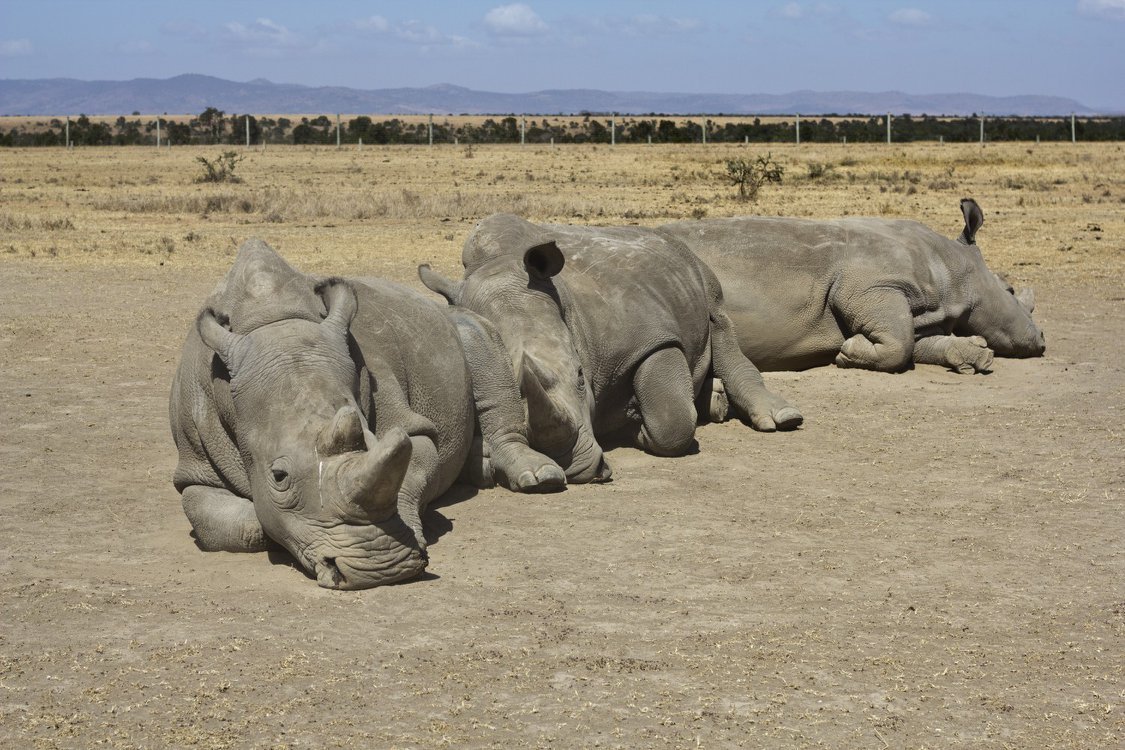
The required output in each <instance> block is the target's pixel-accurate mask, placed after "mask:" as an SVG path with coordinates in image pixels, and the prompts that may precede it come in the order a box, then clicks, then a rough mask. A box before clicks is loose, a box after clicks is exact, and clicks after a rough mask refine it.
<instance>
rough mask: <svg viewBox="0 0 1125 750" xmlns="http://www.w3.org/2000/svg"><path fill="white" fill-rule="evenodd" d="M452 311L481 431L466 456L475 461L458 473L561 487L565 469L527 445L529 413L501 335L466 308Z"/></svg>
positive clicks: (532, 487) (526, 487)
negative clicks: (521, 396)
mask: <svg viewBox="0 0 1125 750" xmlns="http://www.w3.org/2000/svg"><path fill="white" fill-rule="evenodd" d="M450 314H451V315H452V316H453V321H454V323H456V325H457V333H458V335H459V336H460V338H461V346H462V348H464V350H465V357H466V358H467V359H468V362H469V372H470V375H471V378H472V386H473V401H474V406H475V410H476V415H477V422H478V424H479V425H480V432H481V441H480V442H479V443H478V442H477V441H476V440H474V441H473V450H472V451H471V452H470V455H469V461H471V462H473V465H472V466H470V467H468V468H469V471H468V472H467V473H466V472H463V473H462V476H463V477H467V478H469V479H470V480H472V481H473V483H474V484H478V485H480V486H484V485H485V484H487V482H488V480H489V479H490V478H495V479H497V480H498V481H499V482H501V483H502V484H504V486H506V487H507V488H508V489H510V490H513V491H515V492H553V491H556V490H561V489H563V488H564V487H565V486H566V473H565V472H564V471H563V469H562V468H561V467H560V466H559V465H558V464H557V463H555V462H554V461H552V460H551V459H550V458H548V457H547V456H545V455H543V454H542V453H539V452H538V451H536V450H533V449H532V448H531V446H530V445H528V442H527V416H526V414H525V413H524V407H523V401H522V400H521V398H520V390H519V386H518V385H517V384H516V378H515V375H514V374H513V373H512V364H511V361H510V360H509V359H508V353H507V351H505V349H504V347H503V344H502V343H501V340H500V336H499V334H497V333H496V331H495V330H493V329H492V327H491V326H490V325H489V324H488V323H487V322H486V321H485V320H484V319H483V318H481V317H480V316H478V315H476V314H474V313H472V312H469V311H468V310H461V309H456V310H453V311H451V313H450ZM478 465H479V466H480V470H479V471H478V470H477V467H478ZM478 477H479V478H478Z"/></svg>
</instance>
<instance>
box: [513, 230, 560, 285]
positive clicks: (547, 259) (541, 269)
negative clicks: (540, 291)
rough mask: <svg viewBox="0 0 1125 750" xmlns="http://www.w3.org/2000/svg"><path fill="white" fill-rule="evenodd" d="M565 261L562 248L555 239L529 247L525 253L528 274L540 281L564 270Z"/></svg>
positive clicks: (524, 265)
mask: <svg viewBox="0 0 1125 750" xmlns="http://www.w3.org/2000/svg"><path fill="white" fill-rule="evenodd" d="M565 263H566V259H565V258H564V257H563V254H562V250H559V246H558V245H556V244H555V241H554V240H549V241H547V242H544V243H542V244H540V245H535V246H534V247H531V248H528V250H527V252H525V253H524V254H523V267H524V268H526V269H527V274H528V276H530V277H531V278H533V279H538V280H540V281H545V280H546V279H549V278H551V277H552V276H554V275H556V274H557V273H558V272H559V271H561V270H563V265H564V264H565Z"/></svg>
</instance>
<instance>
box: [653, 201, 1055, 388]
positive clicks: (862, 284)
mask: <svg viewBox="0 0 1125 750" xmlns="http://www.w3.org/2000/svg"><path fill="white" fill-rule="evenodd" d="M961 212H962V214H963V216H964V219H965V227H964V230H963V231H962V232H961V235H960V236H959V237H958V238H957V239H956V240H951V239H947V238H946V237H943V236H941V235H940V234H938V233H937V232H934V231H933V230H932V229H930V228H928V227H926V226H925V225H923V224H920V223H918V222H915V221H905V220H889V219H878V218H845V219H837V220H833V221H814V220H807V219H785V218H766V217H741V218H733V219H706V220H701V221H687V222H677V223H674V224H667V225H664V226H662V227H660V228H659V229H658V231H659V232H661V233H662V234H666V235H668V236H671V237H675V238H676V239H679V240H681V241H682V242H683V243H684V244H685V245H687V246H688V247H689V248H690V249H691V250H692V251H693V252H694V253H695V254H696V255H697V256H699V258H700V259H702V260H703V261H704V262H705V263H706V264H707V265H708V266H709V267H710V268H711V269H712V270H713V271H714V273H715V276H716V277H717V278H718V279H719V282H720V283H721V284H722V287H723V292H724V299H725V301H726V310H727V314H728V315H729V316H730V318H731V320H732V321H733V322H734V326H735V329H736V330H737V332H738V341H739V345H740V346H741V348H742V351H743V352H744V353H745V354H746V356H748V357H750V359H752V360H753V361H754V364H756V365H757V366H758V367H759V368H761V369H762V370H801V369H805V368H808V367H815V366H818V365H825V364H831V363H833V362H835V363H836V364H837V365H838V366H840V367H862V368H868V369H873V370H882V371H888V372H897V371H901V370H905V369H908V368H909V367H911V365H912V363H919V364H935V365H942V366H946V367H949V368H951V369H953V370H955V371H957V372H961V373H973V372H985V371H988V369H989V367H990V366H991V364H992V361H993V354H994V353H995V354H998V355H1000V356H1002V357H1035V356H1039V355H1041V354H1042V353H1043V351H1044V348H1045V346H1044V340H1043V332H1042V331H1040V330H1039V327H1038V326H1037V325H1036V324H1035V322H1034V321H1033V320H1032V318H1031V312H1032V310H1033V309H1034V295H1033V293H1032V292H1031V290H1030V289H1024V290H1021V291H1020V292H1019V293H1018V294H1017V293H1015V290H1013V288H1012V286H1011V285H1010V284H1008V283H1007V282H1006V281H1005V280H1004V279H1003V278H1002V277H1000V276H998V275H997V274H995V273H993V272H992V271H990V270H989V269H988V266H986V265H985V262H984V258H983V256H982V255H981V251H980V248H978V247H977V245H976V234H977V230H979V229H980V227H981V225H982V224H983V223H984V214H983V212H982V211H981V208H980V206H979V205H977V203H976V201H974V200H972V199H968V198H966V199H963V200H962V201H961Z"/></svg>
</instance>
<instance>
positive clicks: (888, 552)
mask: <svg viewBox="0 0 1125 750" xmlns="http://www.w3.org/2000/svg"><path fill="white" fill-rule="evenodd" d="M4 271H5V273H4V275H3V279H2V281H0V326H2V328H0V341H2V342H3V350H4V365H3V367H4V378H3V381H2V383H0V388H2V393H0V398H2V399H3V403H4V404H5V406H4V409H3V434H4V436H5V437H4V441H3V444H2V446H0V451H2V456H3V466H4V471H3V477H2V478H0V497H2V498H3V515H2V517H0V538H2V539H3V540H4V541H3V551H2V552H0V569H2V571H3V578H2V583H0V601H2V602H3V610H4V628H3V633H2V635H0V744H3V745H5V746H7V747H89V746H94V745H95V744H98V743H104V744H107V745H109V746H114V747H168V746H183V745H198V746H202V747H258V746H261V747H269V746H275V747H335V746H355V745H356V740H360V743H359V744H360V745H362V746H368V747H380V746H395V747H432V746H439V745H443V744H448V745H451V746H457V747H464V746H497V747H501V746H504V747H507V746H513V745H515V746H521V745H525V746H546V745H550V744H554V745H555V746H561V747H576V746H587V747H589V746H598V745H601V746H605V747H614V746H630V747H646V746H659V745H668V746H674V747H685V746H695V745H696V744H697V743H698V744H699V745H700V746H703V747H721V746H738V745H756V744H757V745H769V746H779V745H783V746H788V745H791V746H805V745H816V744H825V745H828V746H835V747H841V746H850V747H861V746H862V747H884V746H890V747H922V746H957V745H961V746H966V747H982V746H998V747H1004V746H1012V747H1029V746H1040V747H1045V746H1074V747H1098V746H1102V747H1108V746H1112V745H1114V744H1116V743H1118V742H1120V741H1121V740H1122V739H1123V738H1125V731H1123V729H1125V727H1123V726H1122V721H1123V717H1125V706H1123V705H1122V686H1123V684H1125V683H1123V681H1122V677H1123V674H1122V671H1123V670H1122V666H1123V661H1122V660H1123V657H1122V654H1123V653H1125V650H1123V646H1125V639H1123V636H1125V556H1123V554H1122V539H1123V538H1125V523H1123V517H1122V513H1121V489H1122V485H1123V480H1125V463H1123V460H1122V459H1123V455H1122V448H1123V440H1122V421H1121V418H1122V410H1123V409H1125V373H1123V368H1122V360H1121V356H1120V352H1119V351H1118V350H1117V347H1116V343H1115V342H1119V341H1120V340H1121V338H1122V334H1125V311H1123V302H1122V293H1121V289H1120V288H1116V289H1114V288H1110V287H1108V286H1105V287H1101V288H1089V287H1083V288H1073V287H1067V286H1058V287H1054V286H1046V287H1041V288H1040V290H1039V299H1040V311H1039V313H1038V317H1039V319H1040V320H1041V322H1042V325H1043V327H1044V328H1045V330H1046V331H1047V333H1048V342H1049V350H1048V354H1047V356H1046V357H1045V358H1043V359H1037V360H1027V361H1020V360H998V364H997V366H996V368H995V372H994V373H993V374H991V375H987V376H974V377H965V376H959V375H955V374H953V373H950V372H946V371H944V370H941V369H938V368H933V367H920V368H918V369H917V370H915V371H913V372H910V373H907V374H903V375H898V376H892V375H881V374H876V373H868V372H857V371H847V370H837V369H835V368H821V369H818V370H814V371H809V372H805V373H800V374H775V375H772V376H769V382H770V384H771V385H772V386H773V387H775V388H776V389H777V390H779V391H780V392H782V393H784V394H785V395H786V396H788V397H790V398H791V399H792V400H793V401H795V402H796V403H798V404H800V406H801V407H802V408H803V409H804V411H805V413H806V414H807V415H808V421H807V423H806V425H805V426H804V427H803V428H802V429H801V430H800V431H798V432H796V433H792V434H779V435H764V434H758V433H754V432H752V431H751V430H750V429H748V428H747V427H745V426H743V425H741V424H724V425H708V426H705V427H703V428H701V430H700V432H699V443H700V452H699V454H698V455H693V456H689V457H686V458H682V459H657V458H653V457H650V456H647V455H644V454H642V453H640V452H637V451H634V450H630V449H618V450H616V451H614V452H612V454H611V459H612V460H613V461H614V463H615V467H616V473H615V480H614V481H613V482H612V483H610V484H608V485H605V486H585V487H572V488H570V489H568V490H567V491H566V492H564V493H562V494H558V495H549V496H541V497H525V496H519V495H515V494H511V493H508V492H505V491H503V490H489V491H483V492H479V493H476V494H473V493H472V492H469V491H461V492H457V493H454V495H453V497H451V498H450V499H449V500H448V502H445V503H442V504H440V505H439V507H437V508H436V509H435V510H434V511H433V512H432V513H431V514H430V517H429V519H428V522H429V525H430V528H431V529H433V534H434V536H435V537H437V539H436V543H435V544H434V545H433V546H432V548H431V555H432V563H431V570H432V574H431V575H430V576H428V577H427V578H426V579H425V580H422V581H418V582H414V583H411V584H408V585H401V586H394V587H390V588H384V589H377V590H372V591H364V592H358V593H337V592H330V591H325V590H322V589H320V588H318V587H317V586H316V585H315V582H314V581H312V580H311V579H309V578H308V577H306V576H305V574H303V573H302V572H301V571H299V570H298V569H296V568H294V567H293V566H292V565H291V564H290V563H289V561H288V560H286V559H285V558H284V557H282V556H275V557H274V558H273V559H270V557H269V556H268V555H265V554H262V555H233V554H223V553H214V554H204V553H202V552H200V551H199V550H198V549H196V548H195V546H194V544H193V543H192V541H191V538H190V536H189V533H188V532H189V528H188V524H187V521H186V519H185V518H184V516H183V514H182V512H181V511H180V508H179V502H178V496H177V495H176V493H175V491H174V490H173V488H172V486H171V484H170V482H169V477H170V475H171V472H172V468H173V465H174V452H173V450H172V445H171V441H170V438H169V434H168V427H167V419H166V416H165V411H166V397H167V390H168V384H169V382H170V379H171V376H172V372H173V369H174V367H175V363H176V359H177V356H178V349H179V346H180V343H181V340H182V337H183V335H184V332H185V331H186V330H187V326H188V325H189V323H190V321H191V320H192V318H193V316H194V314H195V312H196V309H197V306H198V304H199V300H200V299H202V298H203V296H204V295H205V294H206V293H207V291H208V290H209V288H210V286H211V284H212V283H213V281H214V276H213V275H208V274H198V273H197V274H188V273H184V272H176V273H173V272H171V271H168V270H164V269H160V268H150V269H139V268H138V269H130V270H127V271H124V272H122V271H121V270H120V269H107V268H90V267H70V266H65V265H59V264H34V263H32V262H20V263H10V264H7V265H6V266H5V269H4ZM107 302H108V303H109V304H107Z"/></svg>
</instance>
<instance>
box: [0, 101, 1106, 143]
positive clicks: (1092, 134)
mask: <svg viewBox="0 0 1125 750" xmlns="http://www.w3.org/2000/svg"><path fill="white" fill-rule="evenodd" d="M4 119H8V120H14V119H15V118H0V146H7V147H27V146H109V145H123V146H124V145H133V146H146V145H147V146H173V145H214V144H229V145H246V146H254V145H264V144H294V145H302V144H321V145H333V144H334V145H337V146H341V147H342V146H345V145H357V146H358V145H362V144H368V145H395V144H402V145H440V144H500V143H509V144H511V143H522V144H548V143H549V144H567V143H604V144H609V145H616V144H619V143H621V144H627V143H632V144H635V143H703V144H706V143H766V144H769V143H845V144H846V143H877V142H886V143H912V142H918V141H938V142H946V141H948V142H951V143H955V142H961V143H966V142H974V141H979V142H981V143H985V142H988V141H1071V142H1076V141H1080V140H1081V141H1121V140H1125V117H1081V118H1080V117H1077V116H1075V115H1069V116H1066V117H987V116H983V115H973V116H970V117H934V116H925V115H923V116H920V117H913V116H911V115H891V114H887V115H881V116H855V115H853V116H838V115H829V116H817V117H808V116H802V115H788V116H778V115H770V116H706V117H704V116H699V117H679V116H662V115H645V116H635V115H626V116H620V115H593V114H582V115H575V116H541V115H536V116H530V115H497V116H492V117H488V116H468V115H463V116H445V117H435V116H432V115H430V116H427V115H421V116H407V117H383V118H380V117H378V116H371V115H356V116H350V115H349V116H346V117H345V116H343V115H339V114H337V115H335V116H328V115H317V116H314V117H309V116H294V117H287V116H276V115H275V116H268V115H250V114H232V115H228V114H226V113H224V112H222V111H220V110H216V109H213V108H208V109H207V110H205V111H204V112H203V113H202V114H200V115H198V116H190V115H184V116H160V117H151V116H150V117H141V116H139V115H136V114H134V116H133V117H125V116H118V117H116V118H113V117H88V116H86V115H79V116H78V117H76V118H71V117H66V118H50V119H36V118H19V120H20V121H19V122H13V123H12V124H10V125H9V127H7V128H5V127H4V123H3V120H4Z"/></svg>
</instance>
